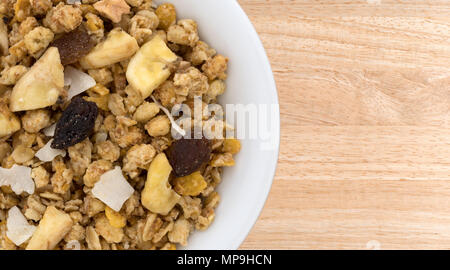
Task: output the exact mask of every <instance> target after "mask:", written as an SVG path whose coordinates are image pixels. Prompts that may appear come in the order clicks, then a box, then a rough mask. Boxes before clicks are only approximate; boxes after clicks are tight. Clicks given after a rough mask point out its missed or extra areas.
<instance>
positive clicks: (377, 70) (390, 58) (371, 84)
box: [239, 0, 450, 249]
mask: <svg viewBox="0 0 450 270" xmlns="http://www.w3.org/2000/svg"><path fill="white" fill-rule="evenodd" d="M239 2H240V4H241V5H242V7H243V8H244V10H245V11H246V13H247V14H248V15H249V17H250V19H251V20H252V22H253V24H254V25H255V28H256V29H257V31H258V33H259V34H260V37H261V39H262V42H263V43H264V46H265V48H266V50H267V53H268V56H269V58H270V61H271V64H272V68H273V71H274V75H275V79H276V82H277V86H278V92H279V98H280V109H281V122H282V124H281V125H282V127H281V135H282V139H281V152H280V158H279V165H278V169H277V174H276V178H275V181H274V184H273V187H272V191H271V193H270V196H269V199H268V202H267V204H266V206H265V208H264V211H263V212H262V214H261V216H260V219H259V220H258V222H257V223H256V225H255V227H254V228H253V230H252V232H251V233H250V235H249V236H248V238H247V240H246V241H245V242H244V243H243V245H242V246H241V248H244V249H367V248H381V249H424V248H425V249H449V248H450V91H449V85H450V84H449V83H450V16H448V15H449V14H450V1H441V0H436V1H426V0H414V1H396V0H380V1H377V0H368V1H339V0H322V1H313V0H291V1H289V0H270V1H265V0H239Z"/></svg>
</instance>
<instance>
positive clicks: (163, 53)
mask: <svg viewBox="0 0 450 270" xmlns="http://www.w3.org/2000/svg"><path fill="white" fill-rule="evenodd" d="M176 60H177V56H176V55H175V54H174V53H173V52H172V51H171V50H170V49H169V48H168V47H167V45H166V43H165V42H164V40H162V39H161V37H160V36H159V35H156V36H155V37H154V38H153V39H152V40H150V41H149V42H147V43H145V44H144V45H143V46H142V47H141V49H140V50H139V51H138V52H137V53H136V55H134V56H133V58H131V60H130V63H129V64H128V69H127V73H126V76H127V80H128V82H129V83H130V85H131V86H132V87H134V88H135V89H136V90H138V91H140V92H141V95H142V98H144V99H145V98H148V97H149V96H150V95H151V94H152V92H153V90H155V89H156V88H158V86H160V85H161V84H162V83H163V82H164V81H166V80H167V78H169V76H170V70H169V68H168V64H169V63H173V62H175V61H176Z"/></svg>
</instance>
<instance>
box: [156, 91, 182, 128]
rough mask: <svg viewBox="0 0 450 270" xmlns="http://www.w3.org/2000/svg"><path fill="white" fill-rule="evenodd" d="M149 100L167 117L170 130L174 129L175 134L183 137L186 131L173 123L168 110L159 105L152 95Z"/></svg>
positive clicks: (173, 120)
mask: <svg viewBox="0 0 450 270" xmlns="http://www.w3.org/2000/svg"><path fill="white" fill-rule="evenodd" d="M151 98H152V99H153V102H155V104H156V105H158V106H159V108H160V109H161V110H162V111H163V112H164V113H165V114H166V115H167V117H168V118H169V120H170V123H171V124H172V128H173V129H175V131H176V132H178V133H180V134H181V136H185V135H186V131H185V130H184V129H183V128H182V127H180V126H179V125H178V124H177V123H176V122H175V119H173V116H172V114H171V113H170V112H169V110H168V109H167V108H166V107H164V106H163V105H161V103H159V102H158V101H157V100H156V98H155V97H154V96H153V95H152V96H151Z"/></svg>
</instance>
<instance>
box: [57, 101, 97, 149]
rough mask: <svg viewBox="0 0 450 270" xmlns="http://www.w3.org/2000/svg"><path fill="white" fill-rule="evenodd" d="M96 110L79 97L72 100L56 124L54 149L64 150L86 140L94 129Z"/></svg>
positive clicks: (90, 103)
mask: <svg viewBox="0 0 450 270" xmlns="http://www.w3.org/2000/svg"><path fill="white" fill-rule="evenodd" d="M97 114H98V108H97V105H96V104H95V103H94V102H89V101H86V100H84V99H83V98H81V97H76V98H74V99H73V100H72V102H71V103H70V105H69V106H68V107H67V109H66V110H65V111H64V112H63V114H62V116H61V118H60V119H59V121H58V123H57V124H56V130H55V137H54V140H53V142H52V144H51V147H52V148H54V149H66V148H68V147H69V146H72V145H75V144H77V143H79V142H81V141H83V140H84V139H86V138H87V137H88V136H89V135H90V133H91V132H92V130H93V129H94V125H95V120H96V119H97Z"/></svg>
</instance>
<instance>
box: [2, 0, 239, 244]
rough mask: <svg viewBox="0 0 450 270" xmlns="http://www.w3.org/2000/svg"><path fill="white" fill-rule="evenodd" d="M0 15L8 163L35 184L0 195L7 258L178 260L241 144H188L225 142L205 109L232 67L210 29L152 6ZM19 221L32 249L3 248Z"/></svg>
mask: <svg viewBox="0 0 450 270" xmlns="http://www.w3.org/2000/svg"><path fill="white" fill-rule="evenodd" d="M0 14H2V16H3V17H4V20H0V161H1V163H0V164H1V166H2V168H1V169H4V170H9V169H11V170H21V173H22V172H25V173H26V175H25V176H26V177H24V178H27V179H28V180H29V181H30V182H29V183H30V184H31V183H33V184H34V188H32V189H31V188H27V189H23V190H25V191H23V192H22V191H20V192H22V193H21V194H20V192H17V187H12V185H13V184H14V183H16V184H17V183H20V182H16V180H15V179H7V180H8V183H9V185H4V186H1V187H0V249H11V250H14V249H54V250H69V249H82V250H84V249H88V250H106V249H110V250H133V249H146V250H157V249H161V250H174V249H176V248H177V247H178V246H186V245H188V244H189V236H190V235H191V234H193V233H195V231H196V230H206V229H207V228H208V227H209V226H210V225H211V224H212V222H214V218H215V215H216V212H215V209H216V207H217V205H218V204H219V202H220V193H219V192H217V190H216V188H217V186H218V185H219V184H220V182H221V172H222V170H223V168H224V167H228V166H233V165H234V164H235V159H234V155H236V154H237V153H238V152H239V151H240V149H241V144H240V142H239V140H237V139H235V138H215V139H210V140H209V139H206V135H203V133H202V134H201V136H202V137H201V138H200V139H198V138H195V139H194V138H191V137H187V136H190V135H189V134H190V131H192V130H193V129H194V128H193V127H194V125H204V126H206V125H207V124H208V123H209V125H212V126H213V127H214V128H215V129H218V132H219V133H220V132H222V131H223V133H224V134H225V126H226V123H225V122H224V123H225V125H219V124H220V123H222V122H223V121H222V122H221V121H219V120H215V119H213V117H214V115H212V116H209V115H206V114H204V109H205V108H207V106H208V105H217V103H218V99H220V96H221V95H222V94H224V93H225V91H226V78H227V68H228V58H226V57H225V56H223V55H221V54H218V53H217V52H216V50H215V49H214V48H213V47H211V46H210V45H209V44H207V43H206V42H204V41H202V40H201V37H200V35H199V31H198V28H199V27H201V25H200V26H199V25H197V23H196V22H195V21H194V20H192V19H178V18H177V10H176V6H174V5H172V4H168V3H163V4H161V5H156V4H155V3H153V2H152V1H151V0H82V1H81V3H79V2H78V1H75V2H74V1H61V0H5V1H1V2H0ZM69 71H70V72H69ZM83 78H84V79H83ZM88 79H89V80H88ZM87 81H88V82H87ZM196 99H199V101H200V102H199V104H200V105H201V106H200V107H201V108H200V113H202V115H201V117H200V118H199V119H197V118H196V116H195V115H194V113H193V112H195V108H194V106H195V104H196ZM180 108H188V109H190V111H184V110H180V111H177V110H178V109H180ZM171 110H172V112H171ZM181 117H183V118H184V119H181ZM177 120H183V121H182V122H181V121H177ZM211 123H212V124H211ZM218 123H219V124H218ZM222 126H224V127H222ZM191 129H192V130H191ZM222 129H223V130H222ZM205 133H206V131H205ZM180 135H181V136H180ZM192 135H194V134H192ZM47 157H49V158H47ZM28 172H29V173H28ZM28 174H29V176H28ZM28 180H27V181H28ZM16 192H17V194H16ZM28 192H29V193H28ZM16 208H17V210H18V211H17V210H16ZM11 209H13V211H12V212H11V213H15V215H16V217H17V216H19V217H22V216H23V218H24V219H25V220H26V222H27V223H28V224H29V225H30V228H33V230H34V232H32V233H30V236H25V237H27V239H25V240H24V242H22V241H20V243H19V241H14V242H13V241H12V240H11V239H9V238H8V237H7V228H6V221H7V220H8V218H9V214H8V213H9V212H10V210H11ZM16 229H17V228H16ZM13 240H14V239H13ZM20 240H22V239H20ZM15 243H18V244H20V245H16V244H15Z"/></svg>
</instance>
